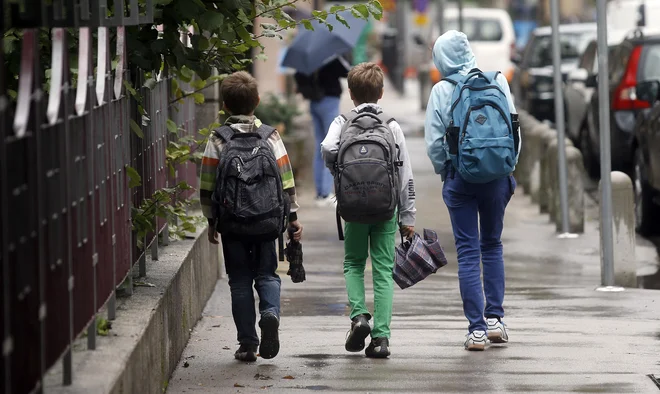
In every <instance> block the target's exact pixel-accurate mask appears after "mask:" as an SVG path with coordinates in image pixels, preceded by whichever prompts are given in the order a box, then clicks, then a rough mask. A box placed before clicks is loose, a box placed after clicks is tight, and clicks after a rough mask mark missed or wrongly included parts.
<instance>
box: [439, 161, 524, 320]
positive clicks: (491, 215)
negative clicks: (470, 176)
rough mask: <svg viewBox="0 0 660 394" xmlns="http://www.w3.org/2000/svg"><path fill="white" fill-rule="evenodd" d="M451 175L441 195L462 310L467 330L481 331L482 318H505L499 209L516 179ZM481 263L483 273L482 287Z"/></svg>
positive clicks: (502, 211)
mask: <svg viewBox="0 0 660 394" xmlns="http://www.w3.org/2000/svg"><path fill="white" fill-rule="evenodd" d="M451 172H452V171H451V170H450V175H449V176H448V177H447V179H445V183H444V185H443V189H442V197H443V198H444V200H445V204H446V205H447V208H448V209H449V216H450V218H451V225H452V229H453V231H454V240H455V242H456V250H457V252H458V281H459V285H460V289H461V298H462V299H463V312H464V313H465V317H466V318H467V319H468V321H469V323H470V326H469V328H468V330H469V331H470V332H472V331H475V330H482V331H486V321H485V319H484V316H485V317H486V318H489V317H500V318H501V317H504V309H503V308H502V303H503V301H504V259H503V257H502V240H501V236H502V229H503V227H504V211H505V209H506V206H507V204H508V203H509V201H510V200H511V196H513V193H514V191H515V188H516V181H515V179H514V178H513V176H512V175H511V176H508V177H505V178H502V179H498V180H495V181H492V182H489V183H484V184H475V183H468V182H465V181H464V180H463V179H462V178H461V177H460V175H459V174H458V173H454V176H453V177H452V176H451ZM479 227H481V229H480V228H479ZM480 235H481V237H480ZM480 262H481V263H483V270H484V272H483V277H484V282H483V287H482V283H481V277H480V275H481V266H480V264H479V263H480ZM484 292H485V293H486V305H485V308H484Z"/></svg>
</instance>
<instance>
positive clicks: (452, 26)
mask: <svg viewBox="0 0 660 394" xmlns="http://www.w3.org/2000/svg"><path fill="white" fill-rule="evenodd" d="M445 28H446V29H447V30H459V28H458V19H453V18H452V19H447V21H446V23H445ZM463 33H465V35H466V36H467V38H468V41H491V42H492V41H500V40H501V39H502V35H503V32H502V25H501V23H500V20H499V19H489V18H463Z"/></svg>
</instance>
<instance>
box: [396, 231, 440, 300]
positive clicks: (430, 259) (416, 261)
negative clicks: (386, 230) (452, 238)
mask: <svg viewBox="0 0 660 394" xmlns="http://www.w3.org/2000/svg"><path fill="white" fill-rule="evenodd" d="M445 265H447V258H446V257H445V252H444V251H443V250H442V246H440V243H439V242H438V234H437V233H436V232H435V231H433V230H429V229H424V238H422V237H421V236H420V235H419V234H417V233H415V235H414V236H413V238H412V240H409V241H404V240H403V239H402V242H401V245H399V246H397V248H396V256H395V261H394V270H393V272H392V275H393V277H394V281H395V282H396V283H397V284H398V285H399V287H400V288H402V289H405V288H408V287H410V286H412V285H414V284H415V283H417V282H419V281H421V280H423V279H424V278H426V277H427V276H429V275H431V274H434V273H435V272H436V271H437V270H438V269H439V268H442V267H444V266H445Z"/></svg>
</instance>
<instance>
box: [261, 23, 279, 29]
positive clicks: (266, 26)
mask: <svg viewBox="0 0 660 394" xmlns="http://www.w3.org/2000/svg"><path fill="white" fill-rule="evenodd" d="M261 28H262V29H264V30H277V26H275V25H274V24H272V23H262V24H261Z"/></svg>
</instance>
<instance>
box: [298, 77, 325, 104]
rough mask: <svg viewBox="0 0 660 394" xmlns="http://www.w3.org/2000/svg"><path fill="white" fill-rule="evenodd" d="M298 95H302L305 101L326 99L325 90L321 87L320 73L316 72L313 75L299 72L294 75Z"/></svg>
mask: <svg viewBox="0 0 660 394" xmlns="http://www.w3.org/2000/svg"><path fill="white" fill-rule="evenodd" d="M294 79H295V81H296V86H297V88H298V93H300V94H302V96H303V98H304V99H305V100H311V101H319V100H321V99H323V97H325V89H324V88H323V86H322V85H321V80H320V78H319V72H318V71H315V72H314V73H312V74H311V75H307V74H303V73H300V72H297V73H296V74H295V75H294Z"/></svg>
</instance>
